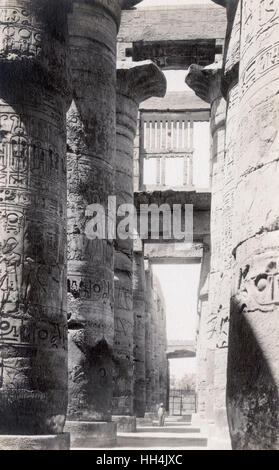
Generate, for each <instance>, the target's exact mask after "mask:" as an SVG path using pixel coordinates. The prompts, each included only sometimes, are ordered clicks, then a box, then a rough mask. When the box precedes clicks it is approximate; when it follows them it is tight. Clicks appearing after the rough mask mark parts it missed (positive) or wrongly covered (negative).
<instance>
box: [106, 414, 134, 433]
mask: <svg viewBox="0 0 279 470" xmlns="http://www.w3.org/2000/svg"><path fill="white" fill-rule="evenodd" d="M112 421H113V422H114V423H116V425H117V432H137V419H136V417H135V416H117V415H114V416H113V417H112Z"/></svg>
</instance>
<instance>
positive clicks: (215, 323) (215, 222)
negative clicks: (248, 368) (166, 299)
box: [186, 63, 230, 448]
mask: <svg viewBox="0 0 279 470" xmlns="http://www.w3.org/2000/svg"><path fill="white" fill-rule="evenodd" d="M221 78H222V70H221V68H220V65H219V64H218V63H215V64H212V65H210V66H208V67H204V68H202V67H200V66H198V65H192V66H191V67H190V69H189V73H188V75H187V77H186V83H187V84H188V85H189V86H190V87H191V88H192V89H193V90H194V91H195V93H196V94H197V95H198V96H199V97H200V98H201V99H203V100H204V101H206V102H207V103H210V105H211V117H210V127H211V135H212V149H211V192H212V199H211V260H210V277H209V311H208V318H207V325H206V328H205V331H204V334H205V335H206V338H204V340H205V341H206V343H207V352H206V389H207V392H206V396H205V400H206V403H205V415H206V419H207V422H208V423H209V424H210V436H209V438H210V442H209V446H210V447H211V448H218V447H222V448H230V439H229V433H228V425H227V419H226V417H225V419H224V418H222V415H223V413H224V412H225V414H226V409H225V401H224V391H223V390H224V388H225V387H226V369H224V366H223V365H221V367H222V369H221V371H219V369H218V368H217V365H218V366H219V367H220V360H218V361H216V363H215V357H217V358H218V354H219V351H218V349H219V345H218V348H217V351H216V342H217V330H218V328H219V329H220V325H219V312H220V310H221V308H222V306H221V299H220V293H221V290H220V285H222V281H223V277H224V272H225V269H224V266H223V260H224V258H223V245H224V240H223V237H222V235H223V230H222V227H223V189H224V188H223V186H224V158H225V121H226V101H225V99H224V98H223V96H222V92H221ZM228 300H229V299H227V304H228ZM225 360H226V358H225ZM220 387H221V394H220V390H219V388H220ZM220 395H221V402H223V403H222V406H221V407H220ZM220 408H221V410H220ZM220 414H221V419H220Z"/></svg>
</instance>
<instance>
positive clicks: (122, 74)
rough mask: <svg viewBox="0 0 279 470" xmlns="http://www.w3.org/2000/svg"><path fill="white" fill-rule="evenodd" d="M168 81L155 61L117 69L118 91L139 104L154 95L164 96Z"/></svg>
mask: <svg viewBox="0 0 279 470" xmlns="http://www.w3.org/2000/svg"><path fill="white" fill-rule="evenodd" d="M166 90H167V82H166V78H165V76H164V74H163V72H162V71H161V70H160V69H159V67H157V65H155V64H153V63H145V64H143V65H137V66H135V67H131V68H129V69H118V70H117V93H118V94H120V95H124V96H126V97H127V98H130V99H133V100H134V101H135V102H136V103H137V104H140V103H141V102H142V101H145V100H147V99H148V98H151V97H153V96H156V97H161V98H163V97H164V96H165V94H166Z"/></svg>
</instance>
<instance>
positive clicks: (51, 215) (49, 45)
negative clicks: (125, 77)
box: [0, 0, 69, 450]
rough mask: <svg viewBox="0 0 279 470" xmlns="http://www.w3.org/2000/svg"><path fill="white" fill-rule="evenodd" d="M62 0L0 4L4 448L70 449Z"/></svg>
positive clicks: (0, 442) (0, 430)
mask: <svg viewBox="0 0 279 470" xmlns="http://www.w3.org/2000/svg"><path fill="white" fill-rule="evenodd" d="M67 10H68V4H67V2H66V1H61V2H59V6H58V5H57V2H56V1H54V0H48V1H46V0H41V1H39V0H36V1H32V2H31V1H24V0H13V1H9V0H5V1H4V0H1V1H0V67H1V74H0V127H1V132H0V168H1V172H0V216H1V228H0V279H1V281H0V296H1V310H0V403H1V406H0V435H1V436H0V449H2V450H3V449H15V448H16V449H23V450H24V449H37V450H41V449H67V448H68V447H69V436H68V435H67V434H63V427H64V423H65V418H66V410H67V318H66V304H65V301H66V271H65V266H66V257H65V254H66V253H65V248H66V97H67V95H68V77H67V71H68V67H67Z"/></svg>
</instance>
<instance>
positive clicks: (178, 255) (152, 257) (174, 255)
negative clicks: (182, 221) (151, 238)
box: [144, 243, 203, 263]
mask: <svg viewBox="0 0 279 470" xmlns="http://www.w3.org/2000/svg"><path fill="white" fill-rule="evenodd" d="M144 255H145V256H148V258H149V261H150V262H151V263H170V262H172V263H179V262H180V263H188V262H195V263H197V262H199V261H200V260H201V258H202V256H203V244H202V243H193V244H190V243H165V244H162V243H152V244H150V243H145V244H144Z"/></svg>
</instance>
